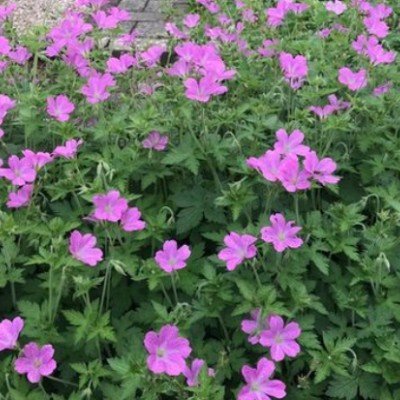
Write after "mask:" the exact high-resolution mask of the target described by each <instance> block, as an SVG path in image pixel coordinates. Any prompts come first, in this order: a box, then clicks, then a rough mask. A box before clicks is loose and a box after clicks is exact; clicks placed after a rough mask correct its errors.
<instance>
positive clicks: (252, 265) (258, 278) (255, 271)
mask: <svg viewBox="0 0 400 400" xmlns="http://www.w3.org/2000/svg"><path fill="white" fill-rule="evenodd" d="M251 269H252V270H253V272H254V276H255V278H256V281H257V285H258V287H259V288H260V289H261V288H262V283H261V280H260V277H259V275H258V272H257V268H256V266H255V265H254V263H251Z"/></svg>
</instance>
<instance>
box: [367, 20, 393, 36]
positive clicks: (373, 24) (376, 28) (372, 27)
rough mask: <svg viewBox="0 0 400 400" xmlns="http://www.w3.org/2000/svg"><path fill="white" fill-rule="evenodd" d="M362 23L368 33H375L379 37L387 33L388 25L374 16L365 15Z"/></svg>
mask: <svg viewBox="0 0 400 400" xmlns="http://www.w3.org/2000/svg"><path fill="white" fill-rule="evenodd" d="M364 25H365V27H366V28H367V31H368V33H369V34H370V35H375V36H376V37H378V38H380V39H383V38H384V37H386V36H387V35H388V34H389V27H388V25H387V24H386V22H385V21H382V20H381V19H380V18H378V17H376V16H370V17H365V18H364Z"/></svg>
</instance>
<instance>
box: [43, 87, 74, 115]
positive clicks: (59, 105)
mask: <svg viewBox="0 0 400 400" xmlns="http://www.w3.org/2000/svg"><path fill="white" fill-rule="evenodd" d="M74 110H75V106H74V104H73V103H71V102H70V101H69V99H68V97H67V96H65V95H63V94H60V95H59V96H57V97H55V98H54V97H48V98H47V112H48V113H49V115H51V116H52V117H54V118H55V119H56V120H57V121H60V122H65V121H68V120H69V114H71V113H72V112H73V111H74Z"/></svg>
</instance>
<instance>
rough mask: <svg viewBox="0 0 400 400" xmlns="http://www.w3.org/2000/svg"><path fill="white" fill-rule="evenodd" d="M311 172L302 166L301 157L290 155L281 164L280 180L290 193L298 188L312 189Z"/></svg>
mask: <svg viewBox="0 0 400 400" xmlns="http://www.w3.org/2000/svg"><path fill="white" fill-rule="evenodd" d="M310 178H311V176H310V174H309V173H308V172H307V171H306V170H305V169H302V168H301V164H300V162H299V158H298V157H297V156H296V155H289V156H287V157H286V158H285V159H283V160H282V161H281V163H280V165H279V180H280V182H281V183H282V185H283V187H284V188H285V189H286V190H287V191H288V192H290V193H294V192H297V191H298V190H306V189H310V187H311V182H310Z"/></svg>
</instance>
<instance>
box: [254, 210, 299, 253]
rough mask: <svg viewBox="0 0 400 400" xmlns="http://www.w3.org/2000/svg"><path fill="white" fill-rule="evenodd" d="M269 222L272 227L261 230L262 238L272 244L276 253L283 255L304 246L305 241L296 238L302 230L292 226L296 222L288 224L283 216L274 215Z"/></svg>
mask: <svg viewBox="0 0 400 400" xmlns="http://www.w3.org/2000/svg"><path fill="white" fill-rule="evenodd" d="M269 220H270V222H271V226H265V227H264V228H261V238H262V240H264V242H267V243H272V245H273V246H274V249H275V251H277V252H278V253H282V252H283V251H284V250H285V249H287V248H291V249H297V248H299V247H300V246H301V245H302V244H303V240H302V239H300V238H298V237H297V236H296V235H297V233H298V232H299V231H300V230H301V228H300V227H299V226H292V225H293V224H294V221H288V222H286V220H285V217H284V216H283V215H282V214H272V215H271V217H270V218H269Z"/></svg>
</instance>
